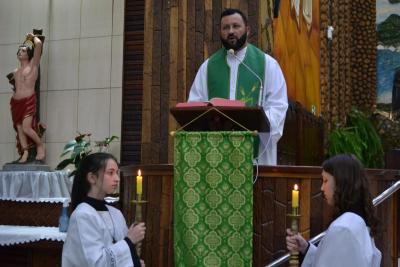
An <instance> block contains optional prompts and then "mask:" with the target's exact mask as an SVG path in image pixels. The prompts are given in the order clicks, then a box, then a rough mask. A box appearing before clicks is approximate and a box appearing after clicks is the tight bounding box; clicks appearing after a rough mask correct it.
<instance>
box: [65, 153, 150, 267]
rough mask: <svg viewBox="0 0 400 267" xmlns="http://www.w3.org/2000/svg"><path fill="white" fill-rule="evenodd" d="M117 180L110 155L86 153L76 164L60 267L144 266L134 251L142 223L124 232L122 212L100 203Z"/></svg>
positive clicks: (117, 169)
mask: <svg viewBox="0 0 400 267" xmlns="http://www.w3.org/2000/svg"><path fill="white" fill-rule="evenodd" d="M119 180H120V178H119V167H118V164H117V160H116V159H115V158H114V157H113V156H112V155H110V154H107V153H94V154H90V155H88V156H87V157H85V158H84V159H83V160H82V162H81V163H80V165H79V167H78V170H77V172H76V175H75V178H74V183H73V186H72V193H71V207H72V211H73V212H72V214H71V219H70V224H69V228H68V233H67V238H66V240H65V243H64V247H63V253H62V266H63V267H82V266H87V267H92V266H93V267H100V266H101V267H106V266H107V267H108V266H113V267H114V266H115V267H131V266H135V267H137V266H144V262H143V261H141V260H139V257H138V256H137V254H136V250H135V244H137V243H138V242H140V241H141V240H142V239H143V238H144V235H145V230H146V228H145V225H144V223H139V224H137V225H136V226H131V227H130V228H129V229H128V228H127V225H126V222H125V219H124V217H123V215H122V213H121V212H120V211H119V210H118V209H116V208H114V207H112V206H109V205H107V204H106V202H105V201H104V197H105V196H106V195H107V194H112V193H114V192H115V191H116V189H117V187H118V183H119Z"/></svg>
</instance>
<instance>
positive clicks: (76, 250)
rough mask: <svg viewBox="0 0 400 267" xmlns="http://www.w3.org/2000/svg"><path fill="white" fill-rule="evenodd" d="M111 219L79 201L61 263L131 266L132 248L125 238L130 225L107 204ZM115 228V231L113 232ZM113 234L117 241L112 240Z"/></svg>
mask: <svg viewBox="0 0 400 267" xmlns="http://www.w3.org/2000/svg"><path fill="white" fill-rule="evenodd" d="M107 208H108V210H109V216H111V217H112V222H107V224H106V219H105V218H107V217H106V216H102V215H104V214H102V213H108V212H107V211H96V210H95V209H94V208H93V207H92V206H90V205H89V204H87V203H81V204H79V205H78V206H77V207H76V209H75V210H74V212H73V213H72V215H71V219H70V224H69V227H68V234H67V238H66V240H65V243H64V247H63V253H62V267H106V266H107V267H108V266H110V267H111V266H112V267H114V266H115V267H131V266H134V265H133V261H132V256H131V252H130V249H129V246H128V244H127V242H126V241H125V240H124V238H125V237H126V236H127V233H128V228H127V226H126V222H125V219H124V217H123V215H122V213H121V211H119V210H118V209H116V208H114V207H111V206H108V205H107ZM114 229H115V233H114ZM112 235H114V238H115V241H117V242H116V243H115V244H113V237H112Z"/></svg>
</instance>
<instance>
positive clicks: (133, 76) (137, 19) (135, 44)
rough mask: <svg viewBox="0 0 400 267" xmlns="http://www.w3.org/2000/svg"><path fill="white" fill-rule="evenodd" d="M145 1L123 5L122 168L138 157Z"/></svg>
mask: <svg viewBox="0 0 400 267" xmlns="http://www.w3.org/2000/svg"><path fill="white" fill-rule="evenodd" d="M144 11H145V6H144V1H140V0H126V1H125V20H124V43H123V51H124V56H123V58H124V59H123V82H122V122H121V164H124V165H125V164H138V163H140V157H141V128H142V99H143V92H142V90H143V58H144V57H143V40H144Z"/></svg>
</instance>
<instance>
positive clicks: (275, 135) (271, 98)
mask: <svg viewBox="0 0 400 267" xmlns="http://www.w3.org/2000/svg"><path fill="white" fill-rule="evenodd" d="M246 51H247V47H245V48H243V49H241V50H239V51H238V52H237V54H236V56H237V57H238V58H239V59H240V60H242V61H243V60H244V58H245V55H246ZM264 56H265V74H264V84H263V87H264V89H263V96H262V97H263V100H264V101H263V105H262V107H263V109H264V112H265V114H266V117H267V118H268V121H269V124H270V132H269V133H260V147H259V150H258V152H259V157H258V162H259V164H263V165H276V163H277V143H278V141H279V139H280V138H281V136H282V133H283V126H284V124H285V118H286V111H287V108H288V98H287V89H286V81H285V78H284V76H283V73H282V70H281V68H280V67H279V64H278V62H277V61H276V60H275V59H274V58H272V57H271V56H269V55H267V54H265V55H264ZM226 59H227V63H228V66H229V67H230V92H229V98H230V99H232V100H233V99H235V98H236V83H237V75H238V69H239V65H240V62H239V60H238V59H237V58H235V57H233V56H230V55H228V56H227V58H226ZM207 66H208V59H207V60H206V61H204V63H203V64H202V65H201V66H200V68H199V70H198V72H197V74H196V78H195V79H194V82H193V84H192V87H191V88H190V94H189V98H188V102H193V101H208V100H209V99H208V86H207Z"/></svg>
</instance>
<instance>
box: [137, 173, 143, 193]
mask: <svg viewBox="0 0 400 267" xmlns="http://www.w3.org/2000/svg"><path fill="white" fill-rule="evenodd" d="M141 174H142V173H141V172H140V170H138V175H137V176H136V194H138V195H141V194H142V192H143V187H142V182H143V177H142V175H141Z"/></svg>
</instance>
